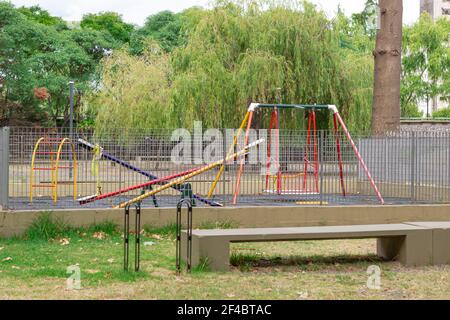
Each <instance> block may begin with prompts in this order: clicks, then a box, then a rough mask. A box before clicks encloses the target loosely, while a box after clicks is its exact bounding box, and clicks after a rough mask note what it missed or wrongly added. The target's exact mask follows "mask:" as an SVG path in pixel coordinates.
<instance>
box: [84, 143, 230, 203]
mask: <svg viewBox="0 0 450 320" xmlns="http://www.w3.org/2000/svg"><path fill="white" fill-rule="evenodd" d="M78 144H79V145H80V146H81V147H83V148H85V149H88V150H94V148H95V145H93V144H92V143H89V142H87V141H86V140H83V139H78ZM101 157H102V158H105V159H107V160H109V161H111V162H114V163H117V164H118V165H120V166H122V167H124V168H127V169H129V170H131V171H134V172H137V173H139V174H141V175H143V176H145V177H147V178H149V179H151V181H149V182H146V183H142V184H139V185H135V186H131V187H128V188H125V189H121V190H118V191H113V192H110V193H106V194H103V195H91V196H87V197H83V198H79V199H78V202H79V204H80V205H83V204H86V203H89V202H93V201H97V200H101V199H105V198H109V197H113V196H116V195H119V194H122V193H125V192H128V191H131V190H136V189H140V188H143V187H146V186H151V185H154V184H160V183H166V182H169V181H170V180H171V179H174V178H177V177H180V176H183V175H186V174H189V173H192V172H195V171H197V170H199V169H201V168H195V169H191V170H188V171H184V172H180V173H176V174H173V175H170V176H167V177H163V178H159V177H157V176H155V175H154V174H152V173H149V172H146V171H144V170H142V169H140V168H138V167H136V166H133V165H132V164H130V163H128V162H126V161H123V160H121V159H119V158H116V157H114V156H113V155H111V154H109V153H107V152H105V151H102V152H101ZM170 187H171V188H173V189H175V190H177V191H179V192H183V187H182V186H180V183H177V184H172V185H171V186H170ZM192 198H194V199H196V200H198V201H200V202H203V203H205V204H207V205H210V206H212V207H221V206H222V204H221V203H218V202H215V201H212V200H209V199H205V198H203V197H201V196H199V195H197V194H192Z"/></svg>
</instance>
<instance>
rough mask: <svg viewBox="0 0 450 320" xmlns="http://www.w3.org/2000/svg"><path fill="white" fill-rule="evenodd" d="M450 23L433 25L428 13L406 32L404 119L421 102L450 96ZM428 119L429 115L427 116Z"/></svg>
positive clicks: (441, 22)
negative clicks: (408, 111)
mask: <svg viewBox="0 0 450 320" xmlns="http://www.w3.org/2000/svg"><path fill="white" fill-rule="evenodd" d="M449 35H450V20H449V19H446V18H441V19H439V20H437V21H436V22H433V20H432V19H431V17H430V16H429V15H428V13H424V14H422V15H421V17H420V19H419V20H418V21H417V22H416V23H415V24H413V25H412V26H407V27H406V28H405V30H404V38H403V52H404V54H403V59H402V66H403V68H402V86H401V106H402V115H403V114H405V115H406V116H408V115H409V114H407V113H406V111H407V110H409V109H411V108H413V107H415V108H416V109H417V105H418V103H419V102H420V101H424V100H428V99H430V98H433V97H437V96H442V97H448V96H450V76H449V74H450V38H449ZM430 111H431V110H430ZM427 116H429V114H428V115H427Z"/></svg>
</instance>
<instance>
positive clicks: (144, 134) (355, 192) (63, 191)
mask: <svg viewBox="0 0 450 320" xmlns="http://www.w3.org/2000/svg"><path fill="white" fill-rule="evenodd" d="M234 132H235V131H234V130H229V129H227V130H225V129H218V130H203V131H200V132H195V130H194V132H190V131H188V130H184V129H183V130H180V129H179V130H178V131H174V130H168V129H161V130H156V129H153V130H146V131H142V130H122V131H111V132H103V133H102V134H101V135H99V134H95V133H94V132H91V131H82V130H77V131H76V132H75V133H74V134H73V135H72V136H69V130H68V129H31V128H21V127H13V128H10V130H9V151H8V152H9V182H8V183H7V185H8V187H9V188H2V189H1V190H8V189H9V190H8V191H6V192H8V197H7V201H8V207H9V208H11V209H39V210H50V209H53V208H78V207H80V204H79V202H78V201H77V200H76V199H74V196H73V193H74V185H73V182H74V178H76V181H77V187H76V195H75V198H80V197H84V196H89V195H94V194H96V193H97V191H98V189H97V188H98V186H99V185H100V187H101V192H102V194H106V193H109V192H113V191H116V190H120V189H123V188H129V187H131V186H135V185H138V184H142V183H145V182H147V181H149V180H151V178H149V176H150V177H153V178H154V177H165V176H169V175H173V174H175V173H178V172H182V171H187V170H191V169H193V168H198V167H202V166H205V165H206V164H208V163H211V162H214V161H220V160H224V159H225V158H226V156H227V154H228V151H229V148H230V145H231V144H232V142H233V133H234ZM42 137H46V138H47V139H48V141H56V143H53V144H52V143H50V142H49V143H48V145H45V146H41V147H40V148H41V149H39V150H41V151H37V152H36V154H35V162H34V163H35V169H41V170H34V171H32V169H31V161H32V155H33V150H34V149H35V145H36V142H37V141H38V140H39V139H40V138H42ZM64 137H68V138H70V140H71V141H72V142H73V144H74V147H75V156H76V160H77V166H76V171H75V170H74V169H75V168H74V161H73V157H72V155H71V150H70V145H69V144H65V145H63V146H62V147H61V150H60V151H61V152H60V162H59V164H58V167H60V169H59V170H57V172H56V173H55V170H52V169H51V168H53V167H54V166H55V165H54V157H55V154H56V153H57V148H58V147H59V145H58V142H59V141H61V140H60V139H62V138H64ZM274 137H275V135H274V134H273V133H272V134H271V135H270V139H269V134H268V132H267V130H258V131H253V132H252V133H251V134H250V136H249V139H250V142H252V141H256V140H258V139H261V138H262V139H264V142H263V143H261V144H260V145H258V146H257V147H255V148H252V150H251V152H250V153H249V154H248V155H246V156H245V165H244V166H243V173H242V176H241V178H240V180H239V188H238V193H237V197H235V193H236V192H235V190H236V186H237V176H238V172H239V171H240V169H241V159H242V157H237V158H233V159H231V161H228V162H227V164H226V165H225V167H224V168H225V170H224V171H223V174H222V175H221V176H220V179H219V180H218V182H217V185H216V188H215V191H214V194H213V196H212V197H211V198H210V200H211V201H214V202H217V203H220V204H222V205H224V206H233V205H267V206H270V205H278V206H280V205H352V204H353V205H354V204H369V205H370V204H379V203H380V200H379V198H378V197H377V195H376V193H375V192H374V189H373V186H372V184H371V183H370V180H369V179H368V176H367V175H366V172H365V170H364V168H363V166H362V164H361V163H360V161H359V158H358V157H357V155H355V152H354V150H353V148H352V144H351V143H350V142H349V141H348V140H347V138H346V137H345V136H344V135H341V134H339V135H338V136H336V135H335V134H334V132H329V131H318V132H317V133H316V134H315V135H310V136H309V138H308V133H307V132H306V131H296V130H280V131H277V132H276V138H274ZM79 138H81V139H83V140H86V141H88V142H90V143H92V144H98V145H99V146H101V147H102V148H103V152H104V153H107V154H109V155H111V156H113V157H114V158H117V159H120V161H122V164H123V162H125V163H126V164H127V165H128V167H127V166H123V165H121V164H120V163H117V162H113V161H110V160H108V159H105V158H102V159H101V160H99V161H98V171H97V170H96V169H95V168H96V165H97V162H95V161H93V157H94V152H93V151H92V150H91V149H89V148H86V147H85V146H83V145H81V144H79V143H78V139H79ZM337 138H338V139H337ZM243 139H244V137H243V135H242V136H241V138H240V140H239V141H238V146H237V147H236V148H234V149H233V150H234V151H239V150H240V149H241V147H242V146H243V145H244V141H243ZM308 139H309V143H308ZM353 140H354V142H355V145H356V147H357V148H358V149H359V151H360V153H361V156H362V159H364V162H365V164H366V165H367V167H368V169H369V171H370V172H371V176H372V177H373V179H374V180H375V183H376V185H377V187H378V188H379V191H380V192H381V195H382V196H383V198H384V201H385V203H386V204H398V203H446V202H450V188H449V182H450V133H411V132H408V133H401V134H399V135H392V136H389V137H385V138H364V137H353ZM268 141H270V154H271V157H270V159H271V162H270V163H271V164H272V165H271V166H269V167H270V168H269V170H268V153H269V152H268V147H267V146H268ZM314 141H316V142H315V143H314ZM337 142H339V151H340V152H338V148H337ZM57 145H58V147H57ZM0 147H1V146H0ZM4 149H5V148H4ZM0 150H3V149H1V148H0ZM42 150H43V151H42ZM339 156H340V158H339ZM52 157H53V158H52ZM339 160H340V161H339ZM130 167H133V168H138V169H139V170H134V171H133V170H130ZM49 168H50V169H49ZM219 168H220V166H217V167H215V168H213V169H211V170H208V171H205V172H204V173H202V174H199V175H197V176H195V177H193V178H191V179H189V181H188V182H189V187H190V188H191V189H192V192H193V193H195V194H196V195H197V196H198V197H197V199H196V201H195V202H196V205H198V206H206V205H207V204H206V203H205V202H207V201H205V202H202V199H206V198H208V197H207V195H208V191H209V190H210V188H211V185H212V183H213V181H214V180H215V178H216V176H217V174H218V171H219ZM274 168H275V169H276V170H275V171H274V170H273V169H274ZM277 168H279V169H280V170H279V171H278V170H277ZM0 169H1V165H0ZM340 169H341V170H340ZM0 171H1V170H0ZM341 171H342V175H341V174H340V172H341ZM143 173H146V174H143ZM0 175H1V174H0ZM32 175H33V179H31V178H32ZM55 175H56V176H55ZM74 176H75V177H74ZM55 179H56V181H57V186H56V187H52V185H53V184H54V183H53V182H54V181H55ZM166 182H167V181H164V182H163V183H160V184H159V185H161V184H164V183H166ZM179 186H180V185H179V184H177V185H175V188H169V189H167V190H164V191H162V192H160V193H158V194H156V197H155V198H152V197H150V198H148V199H146V200H144V201H143V206H149V207H150V206H155V205H157V206H175V205H176V203H177V202H178V200H179V199H180V197H181V196H182V195H184V196H189V194H186V193H184V192H180V188H179ZM155 187H157V185H156V186H153V188H155ZM55 191H56V196H57V198H56V201H55V198H54V195H55ZM146 191H148V188H147V189H146V190H143V188H136V189H134V190H131V191H129V192H126V193H122V194H120V195H116V196H114V197H110V198H106V199H102V200H100V201H96V202H92V203H88V204H85V205H83V206H81V207H86V208H94V207H111V206H114V205H117V204H119V203H121V202H123V201H126V200H129V199H131V198H134V197H136V196H138V195H140V194H141V193H142V192H146ZM4 192H5V191H3V193H4ZM0 195H1V194H0ZM30 196H32V201H31V200H30ZM199 199H200V200H199ZM234 199H236V204H234V201H233V200H234Z"/></svg>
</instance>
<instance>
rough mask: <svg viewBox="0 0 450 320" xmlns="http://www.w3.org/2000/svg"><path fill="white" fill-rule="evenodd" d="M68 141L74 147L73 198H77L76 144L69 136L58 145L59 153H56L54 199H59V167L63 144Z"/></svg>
mask: <svg viewBox="0 0 450 320" xmlns="http://www.w3.org/2000/svg"><path fill="white" fill-rule="evenodd" d="M66 142H68V143H69V144H70V146H71V149H72V159H73V199H74V200H76V199H77V156H76V155H75V146H74V145H73V143H72V141H70V139H69V138H64V139H63V140H62V141H61V143H60V144H59V147H58V153H57V154H56V164H55V182H54V184H55V187H54V188H53V201H54V202H55V203H56V201H57V196H58V193H57V186H58V169H59V157H60V155H61V151H62V147H63V145H64V144H65V143H66Z"/></svg>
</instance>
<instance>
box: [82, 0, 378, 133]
mask: <svg viewBox="0 0 450 320" xmlns="http://www.w3.org/2000/svg"><path fill="white" fill-rule="evenodd" d="M263 7H264V2H263V1H260V2H251V4H249V5H246V4H241V3H238V2H236V3H235V2H232V1H221V2H218V3H217V4H216V5H215V6H214V8H213V9H211V10H191V11H186V12H184V13H183V15H181V17H183V18H182V19H181V20H182V21H183V23H181V27H180V22H179V20H177V19H178V18H177V17H178V15H174V14H172V13H170V12H162V13H160V14H158V15H155V16H151V17H149V19H148V20H147V23H146V26H145V27H144V28H143V30H139V32H142V33H143V34H144V33H145V32H146V34H147V35H149V37H150V38H154V39H157V42H159V43H162V44H163V45H166V47H165V51H166V50H167V51H170V50H172V49H173V47H175V49H173V51H172V52H171V54H170V56H166V55H165V54H163V53H161V52H158V50H157V49H150V50H149V49H148V48H149V47H150V48H155V46H154V44H150V46H149V45H148V44H146V45H145V46H143V47H142V48H145V50H144V51H146V53H144V54H143V55H142V56H137V57H132V56H129V55H128V54H127V53H126V52H125V51H120V52H115V53H113V55H112V56H111V57H110V58H108V59H105V60H104V62H103V75H102V79H103V85H104V88H102V90H101V91H100V92H99V93H98V94H97V95H96V96H94V97H93V98H92V99H91V100H90V105H92V106H94V108H95V109H96V111H97V114H98V116H97V120H96V128H97V131H98V132H101V131H105V130H109V129H111V128H116V129H118V128H123V127H129V128H155V127H182V126H183V127H191V126H192V124H193V122H194V121H196V120H201V121H203V124H204V126H205V127H236V126H238V125H239V124H240V122H241V121H242V118H243V116H244V114H245V111H246V110H247V107H248V103H249V102H251V101H258V102H275V101H279V100H280V99H281V100H282V101H284V102H286V103H317V104H336V105H337V106H338V107H339V109H340V111H341V114H342V115H343V116H344V118H346V120H347V121H348V124H349V127H350V129H351V130H352V131H354V132H357V133H366V132H368V130H369V129H370V110H371V103H372V98H371V95H372V79H373V75H372V74H373V70H372V66H373V62H372V57H371V55H370V52H369V50H368V49H367V48H368V47H369V44H370V40H367V39H368V37H367V35H364V32H363V30H362V28H359V27H355V26H353V23H352V22H351V21H349V20H348V19H347V18H345V17H344V16H343V15H341V16H340V17H339V20H338V21H329V20H328V19H327V18H326V15H325V13H323V12H321V11H317V9H316V8H315V7H314V6H313V5H311V4H309V3H307V2H304V3H303V4H302V5H300V6H299V5H297V4H296V3H294V2H293V3H292V4H287V5H286V4H283V5H282V4H279V3H278V4H275V5H273V6H270V7H268V8H264V9H263ZM169 25H171V26H172V27H173V26H174V25H176V26H177V27H176V28H175V27H174V28H172V27H168V26H169ZM345 28H347V30H346V29H345ZM175 29H176V31H177V32H179V31H180V30H184V31H183V35H184V37H186V42H185V45H180V41H181V40H180V37H176V36H175V34H176V33H177V32H172V31H174V30H175ZM144 30H145V32H144ZM169 31H170V32H169ZM169 34H170V36H169ZM353 36H354V37H355V38H357V39H360V40H359V41H360V43H359V44H357V45H356V46H352V47H345V46H342V41H341V40H342V39H343V38H345V39H346V41H351V38H352V37H353ZM164 39H165V40H164ZM166 40H167V42H164V41H166ZM172 40H174V41H173V42H172ZM175 40H176V41H175ZM181 43H183V41H181ZM132 45H133V43H132ZM136 48H137V47H133V46H132V48H131V52H132V53H140V52H141V50H140V49H139V48H137V49H136ZM155 50H156V52H158V53H157V54H154V53H152V52H153V51H155ZM133 51H134V52H133ZM169 59H170V60H169ZM279 88H281V89H279ZM328 119H329V115H328V113H321V115H319V120H320V122H321V127H326V126H328ZM261 121H263V117H262V115H258V116H256V117H255V125H256V126H260V125H262V123H261ZM282 121H283V122H284V123H283V126H284V127H288V128H304V122H305V121H304V115H303V113H302V112H289V113H288V114H286V115H285V116H284V117H283V120H282Z"/></svg>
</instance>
